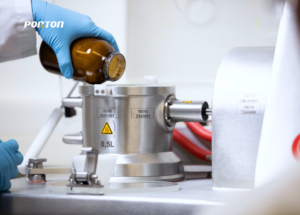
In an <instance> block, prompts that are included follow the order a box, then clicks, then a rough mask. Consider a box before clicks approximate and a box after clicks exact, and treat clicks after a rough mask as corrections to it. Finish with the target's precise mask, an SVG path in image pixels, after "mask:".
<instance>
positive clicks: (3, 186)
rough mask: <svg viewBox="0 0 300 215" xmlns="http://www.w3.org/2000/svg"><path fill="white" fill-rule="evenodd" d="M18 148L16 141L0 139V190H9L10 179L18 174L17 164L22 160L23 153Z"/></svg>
mask: <svg viewBox="0 0 300 215" xmlns="http://www.w3.org/2000/svg"><path fill="white" fill-rule="evenodd" d="M18 150H19V145H18V143H17V141H15V140H9V141H7V142H2V141H1V140H0V191H5V190H9V189H10V187H11V184H10V179H13V178H15V177H17V176H18V174H19V171H18V168H17V165H20V164H21V163H22V162H23V155H22V154H21V153H20V152H19V151H18Z"/></svg>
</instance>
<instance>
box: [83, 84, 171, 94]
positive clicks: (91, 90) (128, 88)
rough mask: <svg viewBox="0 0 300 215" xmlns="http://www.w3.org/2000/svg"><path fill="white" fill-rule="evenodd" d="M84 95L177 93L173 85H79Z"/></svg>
mask: <svg viewBox="0 0 300 215" xmlns="http://www.w3.org/2000/svg"><path fill="white" fill-rule="evenodd" d="M79 92H80V94H82V95H96V96H150V95H161V96H163V97H166V96H169V95H173V94H175V87H173V86H151V85H106V86H105V85H87V84H86V85H84V86H80V87H79Z"/></svg>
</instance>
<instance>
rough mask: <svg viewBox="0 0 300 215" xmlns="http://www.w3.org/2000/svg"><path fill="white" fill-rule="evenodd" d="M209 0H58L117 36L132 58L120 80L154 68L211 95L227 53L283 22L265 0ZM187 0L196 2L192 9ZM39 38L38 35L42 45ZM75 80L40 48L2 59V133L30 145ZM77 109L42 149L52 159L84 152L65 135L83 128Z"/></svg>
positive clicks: (261, 40) (263, 37)
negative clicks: (46, 64) (56, 70)
mask: <svg viewBox="0 0 300 215" xmlns="http://www.w3.org/2000/svg"><path fill="white" fill-rule="evenodd" d="M206 1H208V3H207V2H206V3H205V2H204V0H194V1H192V0H178V1H176V0H128V1H126V0H95V1H92V0H85V1H79V0H56V1H55V3H56V4H58V5H60V6H63V7H66V8H69V9H71V10H75V11H78V12H81V13H84V14H88V15H89V16H90V17H91V18H92V19H93V20H94V22H95V23H96V24H97V25H98V26H100V27H102V28H104V29H106V30H108V31H110V32H111V33H112V34H113V35H114V36H115V38H116V40H117V42H118V44H119V46H120V50H121V52H123V53H124V54H125V56H126V59H127V70H126V76H125V77H124V78H123V80H122V81H121V82H123V83H125V82H126V83H143V76H144V75H155V76H158V78H159V80H160V84H164V85H175V86H176V87H177V97H178V98H181V99H199V100H207V101H208V102H211V98H212V91H213V83H214V78H215V75H216V72H217V69H218V66H219V64H220V62H221V60H222V58H223V56H224V55H225V53H226V52H227V51H228V50H230V49H231V48H233V47H236V46H274V45H275V41H276V34H277V28H278V23H277V22H276V21H275V19H274V18H273V14H272V13H271V10H270V8H268V7H266V1H261V0H206ZM50 2H51V1H50ZM186 2H189V3H190V4H191V5H192V7H191V10H190V13H187V11H188V10H187V8H188V4H186ZM203 2H204V6H203V5H202V6H203V8H202V9H201V7H202V6H201V4H202V3H203ZM205 5H206V6H205ZM199 14H200V15H199ZM210 14H214V15H213V16H212V17H213V18H212V19H211V20H210V22H209V23H205V24H202V25H195V24H193V23H191V20H193V21H196V22H201V21H203V20H202V19H203V17H204V18H205V15H210ZM187 17H192V19H190V20H188V18H187ZM206 17H208V16H206ZM201 18H202V19H201ZM40 42H41V39H40V37H39V36H38V35H37V46H38V47H39V44H40ZM60 80H61V81H60ZM73 83H74V82H73V81H71V80H64V79H63V78H61V79H60V78H59V77H58V76H55V75H53V74H49V73H47V72H46V71H45V70H44V69H43V68H42V66H41V65H40V62H39V59H38V56H32V57H29V58H26V59H20V60H17V61H11V62H6V63H1V64H0V138H1V139H3V140H7V139H10V138H14V139H17V140H18V141H19V143H20V150H21V152H23V153H25V152H26V150H27V149H28V147H29V145H30V143H31V142H32V140H33V139H34V137H35V135H36V134H37V133H38V131H39V129H40V128H41V126H42V125H43V123H44V122H45V121H46V120H47V118H48V116H49V115H50V113H51V111H52V110H53V108H55V107H58V106H60V101H61V98H62V95H61V94H63V95H64V96H65V95H66V94H67V93H68V90H69V89H70V88H71V87H72V85H73ZM75 95H76V94H75ZM77 112H78V115H77V116H76V117H74V118H71V119H62V121H61V122H60V123H59V125H58V127H57V128H56V130H55V132H54V134H53V136H52V137H51V138H50V140H49V142H48V144H47V146H46V147H45V149H44V151H43V152H42V154H41V157H47V158H48V164H56V165H57V164H61V165H66V164H69V163H70V160H71V155H73V154H78V153H79V151H80V146H70V145H65V144H63V143H62V141H61V137H62V136H63V135H64V134H67V133H76V132H78V131H81V119H80V110H79V109H77Z"/></svg>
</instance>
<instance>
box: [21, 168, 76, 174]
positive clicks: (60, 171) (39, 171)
mask: <svg viewBox="0 0 300 215" xmlns="http://www.w3.org/2000/svg"><path fill="white" fill-rule="evenodd" d="M27 171H28V174H71V173H72V171H71V168H41V169H39V168H38V169H31V168H29V169H28V170H27Z"/></svg>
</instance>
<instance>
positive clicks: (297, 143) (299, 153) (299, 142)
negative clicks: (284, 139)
mask: <svg viewBox="0 0 300 215" xmlns="http://www.w3.org/2000/svg"><path fill="white" fill-rule="evenodd" d="M292 152H293V155H294V157H295V158H296V159H297V160H298V161H300V134H299V135H298V136H297V137H296V139H295V140H294V142H293V146H292Z"/></svg>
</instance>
